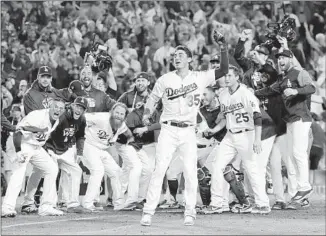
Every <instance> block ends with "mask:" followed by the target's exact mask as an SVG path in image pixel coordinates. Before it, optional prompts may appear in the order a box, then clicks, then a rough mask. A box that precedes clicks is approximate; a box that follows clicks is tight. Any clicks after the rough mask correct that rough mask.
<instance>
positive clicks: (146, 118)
mask: <svg viewBox="0 0 326 236" xmlns="http://www.w3.org/2000/svg"><path fill="white" fill-rule="evenodd" d="M143 125H144V126H149V125H151V122H150V121H149V116H146V115H144V116H143Z"/></svg>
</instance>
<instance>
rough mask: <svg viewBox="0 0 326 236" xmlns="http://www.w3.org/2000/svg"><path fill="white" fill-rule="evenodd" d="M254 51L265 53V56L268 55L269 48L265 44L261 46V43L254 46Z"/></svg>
mask: <svg viewBox="0 0 326 236" xmlns="http://www.w3.org/2000/svg"><path fill="white" fill-rule="evenodd" d="M255 51H256V52H259V53H262V54H265V55H267V56H268V55H269V50H268V49H267V48H266V47H265V46H262V45H257V46H256V47H255Z"/></svg>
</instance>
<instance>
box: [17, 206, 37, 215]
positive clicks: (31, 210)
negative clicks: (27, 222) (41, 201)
mask: <svg viewBox="0 0 326 236" xmlns="http://www.w3.org/2000/svg"><path fill="white" fill-rule="evenodd" d="M37 211H38V209H37V207H36V205H35V204H30V205H23V206H22V209H21V213H22V214H34V213H37Z"/></svg>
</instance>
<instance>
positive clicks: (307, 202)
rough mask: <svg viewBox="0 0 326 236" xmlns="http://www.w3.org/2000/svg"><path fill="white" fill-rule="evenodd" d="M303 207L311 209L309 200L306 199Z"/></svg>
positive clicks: (302, 202) (302, 203) (303, 201)
mask: <svg viewBox="0 0 326 236" xmlns="http://www.w3.org/2000/svg"><path fill="white" fill-rule="evenodd" d="M301 207H303V208H307V207H310V202H309V200H308V198H305V199H303V200H302V201H301Z"/></svg>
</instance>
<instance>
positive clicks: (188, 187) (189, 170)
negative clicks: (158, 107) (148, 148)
mask: <svg viewBox="0 0 326 236" xmlns="http://www.w3.org/2000/svg"><path fill="white" fill-rule="evenodd" d="M177 149H178V154H179V155H180V156H181V157H182V159H183V171H184V172H183V173H184V178H185V193H184V196H185V200H186V207H185V215H189V216H193V217H196V210H195V206H196V198H197V186H198V179H197V145H196V133H195V127H187V128H179V127H174V126H170V125H165V124H162V126H161V132H160V136H159V137H158V143H157V147H156V166H155V169H154V172H153V174H152V178H151V180H150V184H149V188H148V192H147V197H146V203H145V205H144V209H143V211H144V213H148V214H151V215H153V214H154V213H155V209H156V207H157V205H158V203H159V200H160V196H161V189H162V183H163V178H164V175H165V173H166V170H167V168H168V166H169V164H170V162H171V159H172V157H173V156H174V155H173V154H174V153H175V151H176V150H177Z"/></svg>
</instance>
